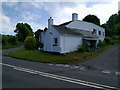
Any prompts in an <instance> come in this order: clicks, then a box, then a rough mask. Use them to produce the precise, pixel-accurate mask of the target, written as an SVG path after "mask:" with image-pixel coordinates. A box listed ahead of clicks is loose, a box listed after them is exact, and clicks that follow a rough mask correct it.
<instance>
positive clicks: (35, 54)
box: [6, 45, 112, 64]
mask: <svg viewBox="0 0 120 90" xmlns="http://www.w3.org/2000/svg"><path fill="white" fill-rule="evenodd" d="M110 47H112V46H110V45H109V46H105V47H103V48H101V50H100V51H97V52H83V53H80V52H71V53H68V54H66V55H65V56H64V55H60V54H55V53H47V52H42V51H38V50H31V51H29V50H26V49H20V50H17V51H14V52H11V53H9V54H7V55H6V56H10V57H14V58H20V59H24V60H30V61H37V62H44V63H53V64H55V63H56V64H76V63H80V62H84V61H86V60H90V59H92V58H93V57H95V56H97V55H98V54H100V53H101V52H102V51H104V50H106V49H108V48H110Z"/></svg>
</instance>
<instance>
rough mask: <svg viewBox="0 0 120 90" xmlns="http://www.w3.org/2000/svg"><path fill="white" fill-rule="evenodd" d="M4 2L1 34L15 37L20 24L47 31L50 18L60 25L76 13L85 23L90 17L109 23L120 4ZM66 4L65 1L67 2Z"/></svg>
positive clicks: (109, 0) (101, 0) (105, 0)
mask: <svg viewBox="0 0 120 90" xmlns="http://www.w3.org/2000/svg"><path fill="white" fill-rule="evenodd" d="M3 1H4V2H1V3H0V4H2V5H1V6H2V7H1V10H0V11H1V13H0V17H2V18H0V21H2V27H0V34H12V35H15V33H14V30H15V26H16V24H17V23H20V22H24V23H28V24H30V25H31V27H32V29H33V31H36V30H37V29H44V27H47V21H48V18H49V17H52V18H53V19H54V24H56V25H58V24H61V23H64V22H67V21H70V20H71V19H72V13H78V19H79V20H82V19H83V18H84V17H85V16H87V15H88V14H94V15H96V16H97V17H98V18H99V19H100V22H101V24H103V23H105V22H106V21H107V20H108V19H109V17H110V16H111V15H112V14H115V13H117V12H118V1H119V0H78V1H79V2H73V1H72V0H71V1H72V2H68V1H67V2H59V0H56V1H58V2H55V0H54V1H52V2H42V1H39V0H37V2H35V1H34V2H33V1H32V2H30V1H29V2H25V1H22V0H16V2H9V1H10V0H3ZM64 1H65V0H64Z"/></svg>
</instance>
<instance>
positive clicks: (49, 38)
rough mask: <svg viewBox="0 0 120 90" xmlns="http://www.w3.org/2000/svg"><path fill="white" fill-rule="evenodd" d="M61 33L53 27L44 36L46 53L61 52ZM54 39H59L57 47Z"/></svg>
mask: <svg viewBox="0 0 120 90" xmlns="http://www.w3.org/2000/svg"><path fill="white" fill-rule="evenodd" d="M59 37H60V36H59V33H58V32H57V31H56V30H55V29H54V28H53V27H51V28H50V29H49V30H47V31H46V33H45V36H44V48H43V50H44V51H48V52H60V38H59ZM54 38H57V41H58V43H57V46H53V44H54Z"/></svg>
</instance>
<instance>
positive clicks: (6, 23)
mask: <svg viewBox="0 0 120 90" xmlns="http://www.w3.org/2000/svg"><path fill="white" fill-rule="evenodd" d="M0 17H2V18H1V20H0V21H2V27H0V33H2V34H14V29H15V28H14V27H15V26H14V24H13V23H12V21H11V19H10V18H9V17H8V16H5V15H4V14H0Z"/></svg>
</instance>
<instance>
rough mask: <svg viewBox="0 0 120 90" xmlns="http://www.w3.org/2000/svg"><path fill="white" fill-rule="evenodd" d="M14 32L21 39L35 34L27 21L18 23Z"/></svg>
mask: <svg viewBox="0 0 120 90" xmlns="http://www.w3.org/2000/svg"><path fill="white" fill-rule="evenodd" d="M14 32H15V33H17V34H16V35H17V36H18V38H19V40H20V41H24V40H25V38H26V37H27V36H33V31H32V28H31V26H30V25H29V24H27V23H18V24H17V25H16V29H15V30H14Z"/></svg>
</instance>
